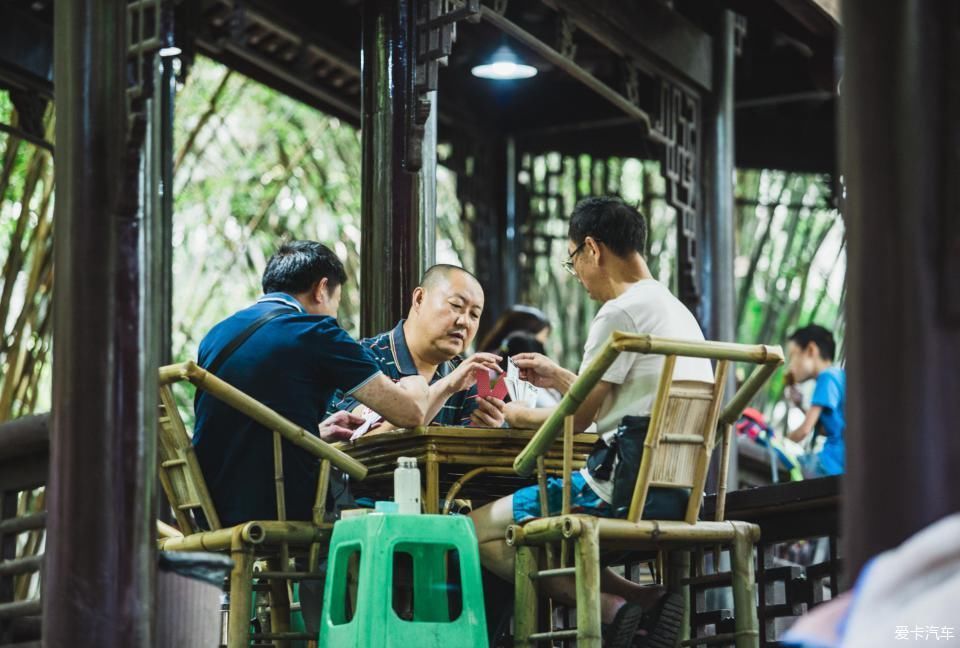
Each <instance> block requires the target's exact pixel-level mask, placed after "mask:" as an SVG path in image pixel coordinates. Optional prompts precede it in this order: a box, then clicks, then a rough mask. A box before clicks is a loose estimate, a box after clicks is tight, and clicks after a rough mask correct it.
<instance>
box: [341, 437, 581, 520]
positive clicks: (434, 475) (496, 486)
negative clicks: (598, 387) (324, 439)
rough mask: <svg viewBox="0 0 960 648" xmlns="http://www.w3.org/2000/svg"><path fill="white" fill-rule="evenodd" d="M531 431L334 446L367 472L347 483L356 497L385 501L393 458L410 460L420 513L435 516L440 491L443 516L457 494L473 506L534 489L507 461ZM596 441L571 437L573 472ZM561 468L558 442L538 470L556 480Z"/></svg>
mask: <svg viewBox="0 0 960 648" xmlns="http://www.w3.org/2000/svg"><path fill="white" fill-rule="evenodd" d="M534 432H536V430H517V429H511V428H474V427H446V426H429V427H417V428H413V429H404V430H391V431H389V432H384V433H381V434H371V435H369V436H363V437H361V438H360V439H358V440H357V441H356V442H354V443H353V444H348V443H341V444H338V447H339V449H341V450H343V451H344V452H345V453H346V454H348V455H350V456H351V457H353V458H354V459H356V460H358V461H360V462H361V463H363V464H364V465H365V466H366V467H367V469H368V472H367V477H366V479H364V480H363V481H355V482H351V489H352V490H353V493H354V495H355V496H357V497H364V496H367V497H373V498H374V499H389V498H390V497H391V496H392V494H393V470H394V468H396V466H397V458H398V457H415V458H416V459H417V466H418V467H419V468H420V471H421V475H422V479H423V482H424V485H423V492H424V497H423V507H424V512H425V513H439V512H440V511H441V506H440V493H441V490H442V492H444V493H446V497H445V501H444V507H443V509H444V510H446V511H448V510H449V508H450V506H451V504H452V503H453V500H454V498H455V497H457V496H458V495H459V496H462V497H464V498H466V499H470V500H471V501H472V502H473V503H474V505H475V506H479V505H482V504H486V503H488V502H492V501H493V500H495V499H497V498H499V497H503V496H505V495H510V494H512V493H513V492H514V491H516V490H517V489H519V488H523V487H524V486H529V485H531V484H535V483H536V479H535V478H524V477H520V476H519V475H517V474H516V472H514V470H513V460H514V459H515V458H516V456H517V454H518V453H519V452H520V450H522V449H523V448H524V446H526V444H527V442H528V441H529V440H530V438H531V437H533V434H534ZM596 440H597V435H595V434H576V435H574V438H573V464H572V467H573V469H575V470H576V469H579V468H581V467H582V466H583V464H584V462H585V461H586V458H587V455H588V454H590V449H591V448H592V447H593V444H594V442H595V441H596ZM562 469H563V439H562V438H560V439H558V440H557V442H556V444H555V445H554V447H553V448H551V449H550V451H549V452H547V454H546V458H545V461H544V471H545V472H546V473H547V474H553V475H560V474H561V472H562Z"/></svg>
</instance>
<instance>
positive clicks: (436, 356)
mask: <svg viewBox="0 0 960 648" xmlns="http://www.w3.org/2000/svg"><path fill="white" fill-rule="evenodd" d="M482 314H483V288H482V287H481V286H480V282H479V281H477V278H476V277H474V276H473V275H472V274H470V273H469V272H467V271H466V270H464V269H463V268H459V267H457V266H452V265H446V264H439V265H435V266H433V267H432V268H430V269H429V270H427V271H426V273H424V275H423V279H421V281H420V285H419V286H417V288H415V289H414V291H413V302H412V304H411V306H410V312H409V313H408V314H407V318H406V319H402V320H400V322H399V323H398V324H397V325H396V326H395V327H394V328H393V329H392V330H390V331H385V332H383V333H380V334H378V335H374V336H373V337H370V338H365V339H363V340H360V344H361V345H363V346H364V347H366V348H367V349H368V350H369V351H371V353H372V355H373V356H374V358H375V359H376V360H377V361H378V363H379V364H380V369H381V370H382V371H383V372H384V373H385V374H386V375H387V376H388V377H389V378H392V379H394V380H400V379H401V378H404V377H406V376H416V375H420V376H423V377H424V378H425V379H426V380H427V382H428V383H429V384H430V397H429V401H428V406H427V413H426V416H425V417H424V419H423V424H424V425H429V424H434V425H472V426H475V427H500V426H501V425H503V421H504V419H503V407H504V402H503V401H502V400H500V399H498V398H494V397H492V396H490V397H486V398H479V397H478V396H477V390H476V379H475V372H476V370H477V369H480V368H484V369H493V370H495V371H499V366H498V364H497V363H498V362H499V360H500V358H499V357H498V356H496V355H494V354H492V353H475V354H473V355H472V356H470V357H469V358H467V359H465V360H464V359H462V357H461V354H463V353H465V352H466V350H467V347H469V346H470V343H471V342H472V341H473V338H474V336H476V334H477V326H478V325H479V324H480V316H481V315H482ZM357 407H359V403H357V401H356V400H354V399H352V398H345V397H343V395H342V394H337V395H336V396H335V397H334V398H333V400H331V404H330V407H329V408H328V411H330V412H331V413H332V412H334V411H337V410H350V411H355V410H356V409H357ZM385 427H386V426H384V427H383V428H380V429H385Z"/></svg>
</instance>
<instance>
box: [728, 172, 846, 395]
mask: <svg viewBox="0 0 960 648" xmlns="http://www.w3.org/2000/svg"><path fill="white" fill-rule="evenodd" d="M830 197H831V194H830V187H829V184H828V179H827V178H825V177H823V176H810V175H798V174H788V173H783V172H780V171H765V170H752V169H745V170H740V171H738V172H737V185H736V199H737V210H736V217H737V222H736V228H737V229H736V235H737V257H736V260H735V263H734V272H735V275H736V278H737V295H738V303H737V313H738V316H737V329H736V330H737V340H738V341H740V342H746V343H754V342H764V343H767V344H782V345H784V346H786V338H787V336H788V335H789V334H790V332H791V331H793V330H794V329H796V328H799V327H800V326H804V325H806V324H809V323H812V322H816V323H817V324H821V325H822V326H825V327H827V328H829V329H831V330H833V331H834V335H835V336H836V337H837V343H838V349H839V350H840V353H839V354H838V358H839V359H840V360H841V361H842V358H843V353H842V349H843V333H844V328H845V325H844V323H845V319H844V314H843V298H844V277H845V275H846V245H845V243H846V238H845V230H844V226H843V220H842V218H840V214H839V212H837V210H836V209H835V208H833V207H832V206H831V205H830V202H829V201H830ZM782 391H783V370H781V371H778V372H777V373H776V374H774V376H773V378H772V379H771V381H770V385H769V387H768V389H767V390H766V391H765V392H764V393H763V394H761V396H760V398H759V399H758V403H756V405H758V406H760V407H766V408H768V409H769V406H771V405H772V404H773V403H774V402H775V401H776V400H777V399H778V398H779V396H780V394H781V393H782Z"/></svg>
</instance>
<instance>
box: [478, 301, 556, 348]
mask: <svg viewBox="0 0 960 648" xmlns="http://www.w3.org/2000/svg"><path fill="white" fill-rule="evenodd" d="M551 328H552V327H551V325H550V320H549V319H548V318H547V316H546V315H545V314H544V312H543V311H542V310H540V309H539V308H534V307H533V306H526V305H524V304H517V305H515V306H513V307H511V308H510V309H509V310H507V312H505V313H504V314H503V315H501V316H500V319H498V320H497V323H496V324H494V325H493V328H492V329H490V332H489V333H487V334H486V335H485V336H484V338H483V340H482V341H481V342H480V345H479V349H480V350H481V351H483V352H485V353H497V351H498V350H499V349H500V347H501V346H503V342H504V340H505V339H506V338H507V336H509V335H510V334H511V333H516V332H520V331H522V332H524V333H529V334H530V335H532V336H534V337H535V338H536V339H537V340H539V342H540V344H546V343H547V338H548V337H549V336H550V329H551Z"/></svg>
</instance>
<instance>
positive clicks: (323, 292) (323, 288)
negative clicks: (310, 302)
mask: <svg viewBox="0 0 960 648" xmlns="http://www.w3.org/2000/svg"><path fill="white" fill-rule="evenodd" d="M329 285H330V284H329V282H328V281H327V278H326V277H324V278H323V279H321V280H320V281H318V282H317V283H315V284H314V285H313V299H314V301H316V302H317V303H318V304H325V303H326V302H327V300H328V299H330V291H328V290H327V288H328V287H329Z"/></svg>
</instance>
